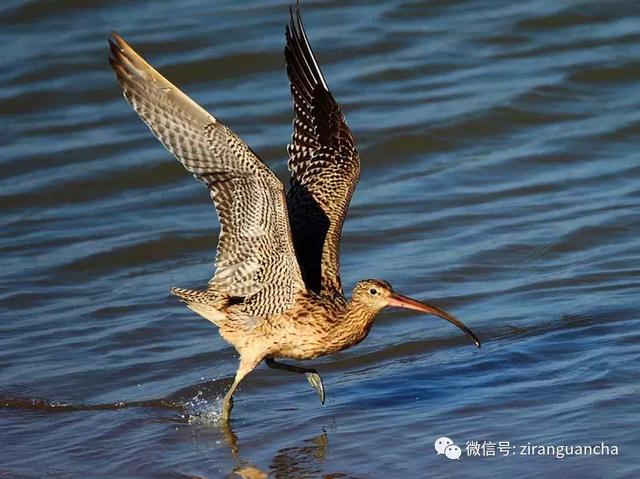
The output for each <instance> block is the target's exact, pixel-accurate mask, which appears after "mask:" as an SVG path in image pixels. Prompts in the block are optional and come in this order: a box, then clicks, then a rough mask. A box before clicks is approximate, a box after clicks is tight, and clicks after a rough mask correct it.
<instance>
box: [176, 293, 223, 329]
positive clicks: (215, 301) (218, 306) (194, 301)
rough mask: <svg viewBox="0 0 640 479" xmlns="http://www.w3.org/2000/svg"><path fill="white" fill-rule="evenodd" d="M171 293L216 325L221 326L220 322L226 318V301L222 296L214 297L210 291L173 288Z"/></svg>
mask: <svg viewBox="0 0 640 479" xmlns="http://www.w3.org/2000/svg"><path fill="white" fill-rule="evenodd" d="M171 293H172V294H175V295H176V296H177V297H178V298H180V299H181V300H182V301H184V303H185V304H186V305H187V307H188V308H189V309H191V310H192V311H195V312H196V313H198V314H199V315H200V316H202V317H203V318H205V319H206V320H208V321H211V322H212V323H214V324H215V325H218V326H219V325H220V321H221V320H223V319H225V317H226V315H225V314H224V312H223V308H224V306H225V304H226V300H225V299H224V298H222V297H220V296H215V295H212V294H211V291H210V290H209V291H198V290H195V289H184V288H171Z"/></svg>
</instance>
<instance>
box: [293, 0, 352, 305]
mask: <svg viewBox="0 0 640 479" xmlns="http://www.w3.org/2000/svg"><path fill="white" fill-rule="evenodd" d="M289 13H290V22H289V25H288V26H287V28H286V40H287V45H286V47H285V57H286V60H287V74H288V75H289V82H290V84H291V94H292V96H293V102H294V109H295V118H294V121H293V135H292V143H291V144H290V145H288V147H287V150H288V152H289V170H290V171H291V187H290V189H289V193H288V195H287V206H288V208H289V219H290V221H291V230H292V234H293V244H294V247H295V250H296V254H297V256H298V262H299V264H300V268H301V270H302V275H303V278H304V280H305V283H306V285H307V287H308V288H309V289H311V290H313V291H316V292H318V293H331V292H340V293H341V292H342V284H341V282H340V274H339V273H340V257H339V256H340V236H341V235H342V224H343V222H344V218H345V216H346V214H347V210H348V208H349V203H350V202H351V196H352V195H353V190H354V189H355V187H356V183H357V182H358V178H359V177H360V159H359V157H358V152H357V151H356V145H355V140H354V139H353V135H352V134H351V130H350V129H349V127H348V126H347V123H346V121H345V118H344V115H343V114H342V111H340V107H339V106H338V104H337V103H336V101H335V99H334V98H333V95H332V94H331V92H330V91H329V87H328V86H327V83H326V81H325V79H324V77H323V75H322V72H321V71H320V67H319V66H318V62H317V61H316V58H315V56H314V54H313V51H312V50H311V46H310V45H309V40H308V38H307V34H306V33H305V30H304V26H303V25H302V18H301V16H300V5H299V4H298V6H297V8H296V12H295V15H294V13H293V10H292V9H291V8H290V10H289Z"/></svg>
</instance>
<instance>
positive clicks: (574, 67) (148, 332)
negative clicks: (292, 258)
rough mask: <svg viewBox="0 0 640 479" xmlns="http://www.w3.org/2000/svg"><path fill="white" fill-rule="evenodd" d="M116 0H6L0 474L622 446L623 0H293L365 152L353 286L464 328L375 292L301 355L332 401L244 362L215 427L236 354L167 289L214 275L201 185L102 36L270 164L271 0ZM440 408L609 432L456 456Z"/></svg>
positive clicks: (630, 264) (628, 149)
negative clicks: (146, 113) (354, 329)
mask: <svg viewBox="0 0 640 479" xmlns="http://www.w3.org/2000/svg"><path fill="white" fill-rule="evenodd" d="M136 3H137V4H133V3H130V2H123V1H96V2H90V3H89V2H82V1H78V0H50V1H45V0H33V1H26V0H8V1H5V2H3V4H2V6H1V7H0V18H1V20H0V21H1V22H2V28H1V29H0V39H1V40H2V44H3V45H4V48H3V50H2V59H3V61H2V62H1V63H0V111H2V128H1V129H0V165H1V166H2V171H3V175H2V177H1V178H0V224H1V225H2V228H0V252H1V255H2V274H1V275H0V317H1V318H2V320H1V321H0V403H1V404H2V405H3V406H4V407H3V408H1V409H0V443H1V444H2V447H0V475H4V476H6V477H20V478H31V477H33V478H35V477H65V478H66V477H105V478H106V477H118V478H122V477H136V478H140V477H154V478H155V477H185V478H186V477H207V478H217V477H239V474H240V475H243V474H244V476H245V477H260V474H268V475H270V476H271V477H275V478H306V477H308V478H314V477H334V478H338V477H341V478H343V477H350V478H364V477H461V476H464V477H512V476H514V475H516V474H517V475H518V476H519V477H541V478H542V477H545V478H546V477H581V478H584V477H604V476H605V475H606V477H638V476H639V475H640V452H639V451H640V436H639V435H638V428H637V420H638V414H639V413H640V401H638V398H639V397H640V396H639V395H640V381H639V379H638V372H637V371H638V369H639V366H640V361H639V360H640V348H639V346H640V332H639V327H640V315H639V313H638V307H637V303H638V301H637V298H638V292H639V287H640V279H639V278H640V266H639V264H640V262H639V260H640V216H639V214H638V211H639V207H640V157H639V155H638V135H639V134H640V8H639V7H638V6H636V5H635V3H634V2H626V1H625V2H622V1H621V2H613V1H612V2H601V1H595V0H594V1H564V2H551V1H542V0H531V1H526V2H494V1H491V2H489V1H481V0H470V1H455V2H445V1H411V0H379V1H366V2H365V1H358V2H349V3H347V2H337V1H328V2H325V1H322V2H320V1H308V2H305V5H304V19H305V23H306V27H307V31H308V33H309V35H310V37H311V41H312V44H313V45H314V47H315V49H316V52H317V55H318V57H319V60H320V63H321V64H322V65H323V68H324V72H325V76H326V77H327V80H328V82H329V84H330V86H331V88H332V90H333V92H334V95H335V96H336V98H337V99H338V101H339V102H340V103H341V105H342V106H343V109H344V111H345V114H346V115H347V118H348V121H349V124H350V125H351V127H352V129H353V131H354V133H355V135H356V137H357V140H358V143H359V148H360V152H361V157H362V163H363V174H362V178H361V181H360V184H359V186H358V188H357V190H356V194H355V197H354V201H353V203H352V208H351V210H350V215H349V219H348V221H347V223H346V225H345V234H344V241H343V246H342V277H343V282H344V284H345V287H346V288H347V289H348V290H350V289H351V287H353V285H354V284H355V283H356V282H357V281H358V280H359V279H361V278H367V277H381V278H386V279H388V280H389V281H391V283H392V284H393V285H394V287H395V288H396V289H397V290H398V291H400V292H403V293H405V294H409V295H411V296H414V297H417V298H421V299H424V300H430V301H433V302H434V303H436V304H438V305H439V306H441V307H442V308H445V309H447V310H448V311H451V312H452V313H454V314H455V315H456V316H458V317H459V318H461V319H462V320H463V321H465V322H466V323H467V324H468V325H469V326H470V327H472V328H473V329H474V331H475V332H476V333H477V334H478V335H479V336H480V337H481V338H482V339H483V347H482V349H481V350H476V349H475V348H474V347H473V346H472V345H471V344H470V343H469V341H468V339H467V338H466V337H464V335H462V334H461V333H460V331H458V330H456V329H455V328H453V327H451V325H449V324H448V323H446V322H444V321H440V320H438V319H436V318H430V317H421V316H419V315H416V314H413V313H409V312H399V311H388V312H385V313H384V314H382V315H381V316H380V317H379V319H378V320H377V322H376V325H375V327H374V329H373V331H372V333H371V334H370V336H369V337H368V338H367V340H366V341H365V342H364V343H362V344H361V345H359V346H357V347H355V348H353V349H351V350H348V351H346V352H344V353H341V354H338V355H335V356H332V357H328V358H323V359H321V360H318V361H314V362H313V365H314V366H315V367H317V368H318V369H319V370H320V372H321V373H322V375H323V377H324V379H325V384H326V387H327V404H326V405H325V406H324V407H322V406H321V405H320V404H319V401H318V398H317V397H316V396H315V393H314V392H313V390H312V389H311V388H310V387H309V385H308V384H307V383H306V382H305V381H304V380H303V379H302V378H299V377H295V376H294V377H292V376H291V375H289V374H287V373H284V372H280V371H272V370H268V369H267V368H265V367H260V368H259V369H258V370H256V371H255V372H254V373H253V374H252V375H250V376H249V377H248V379H247V380H246V381H245V382H244V383H243V385H242V386H241V388H240V390H239V393H238V394H237V395H236V405H235V409H234V422H233V433H234V434H235V436H236V437H235V439H233V440H232V439H231V438H230V437H225V435H224V434H222V433H221V431H220V429H219V428H217V427H216V426H215V420H216V418H217V414H218V412H219V410H220V397H221V396H222V395H223V394H224V391H225V390H226V388H227V387H228V386H229V384H230V383H231V380H232V377H233V374H234V372H235V368H236V364H237V357H236V355H235V353H234V351H233V350H232V349H231V348H230V347H229V346H228V345H227V344H226V343H224V342H223V341H222V340H221V339H220V338H219V337H218V336H217V333H216V331H215V329H214V328H213V327H212V326H211V325H210V324H209V323H207V322H206V321H203V320H201V319H199V318H198V317H197V316H195V315H194V314H193V313H192V312H190V311H189V310H187V309H186V308H184V307H183V306H182V305H181V304H180V303H179V302H178V301H177V300H176V299H175V298H173V297H171V296H170V295H169V292H168V291H169V288H170V287H171V286H181V287H194V288H197V287H202V286H204V285H205V284H206V282H207V280H208V279H209V277H210V276H211V273H212V264H213V258H214V251H215V244H216V238H217V232H218V225H217V222H216V219H215V215H214V212H213V208H212V206H211V205H210V203H209V199H208V195H207V193H206V191H205V190H204V189H203V188H202V187H201V186H200V185H198V184H197V183H196V182H194V180H193V179H192V178H191V177H190V175H188V174H186V173H185V171H184V170H183V169H182V167H181V166H180V165H179V164H178V163H177V162H176V161H175V160H173V159H172V157H171V156H170V155H169V154H168V153H167V152H165V150H164V149H163V148H162V146H161V145H160V144H159V143H158V142H157V140H155V139H154V138H153V137H152V135H151V134H150V133H149V131H148V129H147V128H146V127H145V126H144V125H143V124H142V122H141V121H140V120H139V119H138V117H137V115H135V114H134V113H133V112H132V110H131V108H130V107H129V106H128V105H127V104H126V103H125V101H124V100H123V98H122V96H121V94H120V90H119V87H118V86H117V84H116V82H115V79H114V77H113V74H112V72H111V70H110V68H109V66H108V63H107V55H108V50H107V46H106V38H107V36H108V34H109V31H110V30H111V29H115V30H117V31H118V32H120V33H121V34H122V35H123V36H124V37H125V38H126V39H127V40H128V41H130V42H131V43H132V44H133V45H134V47H135V48H136V49H137V50H138V51H139V52H140V53H141V54H143V55H144V56H145V57H146V58H147V59H148V60H149V61H150V62H151V63H153V64H154V65H156V66H157V67H158V68H159V69H160V70H161V71H162V72H163V73H164V74H165V75H166V76H168V77H169V78H170V79H171V80H173V81H174V82H175V83H177V84H178V85H180V86H181V87H182V88H184V89H185V90H186V91H187V92H188V93H189V94H190V95H192V96H193V97H194V98H195V99H196V100H197V101H198V102H200V103H201V104H202V105H203V106H205V107H206V108H208V109H209V110H210V111H211V112H212V113H213V114H215V115H216V116H217V117H219V118H221V119H223V120H224V121H225V122H226V123H227V124H228V125H230V126H231V127H232V128H234V129H235V130H236V131H237V132H238V133H239V134H241V135H242V136H243V138H245V139H246V141H247V142H248V143H249V144H250V145H251V146H252V147H253V148H254V149H255V150H256V151H258V152H259V153H260V155H261V156H262V157H263V158H264V160H265V161H266V162H267V163H268V164H269V165H270V166H271V167H272V168H273V169H274V171H276V173H277V174H278V175H279V176H280V177H281V178H282V179H286V177H287V172H286V164H285V163H286V152H285V149H284V146H285V144H286V142H287V141H288V139H289V136H290V134H291V118H292V107H291V100H290V97H289V91H288V84H287V80H286V75H285V72H284V58H283V54H282V50H283V42H284V35H283V29H284V24H285V23H286V20H287V4H286V3H285V2H282V1H275V0H273V1H260V2H258V1H247V2H242V3H240V2H232V1H216V2H202V1H196V0H186V1H185V2H181V3H180V5H179V6H178V4H177V3H175V2H170V1H154V2H136ZM440 436H449V437H451V438H452V439H453V440H454V441H456V443H457V444H458V445H461V446H462V447H463V448H464V446H465V443H466V442H467V441H493V442H498V441H509V443H510V445H514V446H515V445H523V444H525V445H526V444H527V443H528V442H529V443H532V444H551V445H578V444H583V445H584V444H599V443H600V442H605V443H607V444H610V445H616V446H617V447H619V455H617V456H591V457H576V456H573V457H565V458H564V459H558V458H554V457H541V456H517V455H515V456H514V455H511V456H506V457H504V456H500V455H498V457H470V456H467V455H466V454H464V455H463V457H462V458H461V460H460V461H451V460H448V459H446V458H444V457H443V456H437V455H436V453H435V451H434V449H433V443H434V441H435V440H436V438H438V437H440ZM230 443H231V445H232V446H230ZM260 471H261V472H260ZM251 474H253V476H251Z"/></svg>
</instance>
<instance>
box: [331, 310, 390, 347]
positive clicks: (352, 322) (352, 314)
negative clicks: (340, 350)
mask: <svg viewBox="0 0 640 479" xmlns="http://www.w3.org/2000/svg"><path fill="white" fill-rule="evenodd" d="M379 311H380V310H379V309H372V308H371V307H370V306H368V305H365V304H362V303H357V302H354V301H349V302H348V303H347V307H346V310H345V313H344V317H343V319H342V321H340V323H339V331H338V335H339V338H340V340H341V341H344V342H345V347H349V346H353V345H354V344H357V343H359V342H360V341H362V340H363V339H364V338H366V337H367V334H369V331H370V330H371V326H372V325H373V320H374V319H375V317H376V315H377V314H378V312H379Z"/></svg>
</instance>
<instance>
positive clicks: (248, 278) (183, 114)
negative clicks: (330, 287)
mask: <svg viewBox="0 0 640 479" xmlns="http://www.w3.org/2000/svg"><path fill="white" fill-rule="evenodd" d="M109 43H110V46H111V56H110V58H109V61H110V63H111V66H112V68H113V70H114V71H115V73H116V76H117V78H118V82H119V83H120V86H121V87H122V90H123V93H124V97H125V98H126V100H127V101H128V102H129V103H130V104H131V106H132V107H133V109H134V110H135V111H136V112H137V113H138V114H139V115H140V117H141V118H142V120H143V121H144V122H145V123H146V124H147V126H149V128H150V129H151V131H152V132H153V134H154V135H155V136H156V137H157V138H158V139H159V140H160V141H161V142H162V144H163V145H164V146H165V147H166V148H167V149H168V150H169V151H170V152H171V153H173V154H174V155H175V157H176V158H177V159H178V160H179V161H180V163H182V164H183V165H184V167H185V168H186V169H187V170H188V171H189V172H191V173H193V174H194V176H195V177H196V178H197V179H198V180H200V181H202V182H203V183H204V184H206V185H207V187H208V189H209V192H210V194H211V198H212V199H213V202H214V204H215V207H216V210H217V212H218V218H219V219H220V237H219V240H218V253H217V256H216V272H215V275H214V276H213V278H212V279H211V281H210V288H212V289H215V290H216V291H220V292H221V293H224V294H226V295H228V296H230V297H233V298H236V300H237V301H243V302H244V305H245V308H244V309H245V311H246V312H247V313H248V314H251V315H253V316H266V315H270V314H277V313H279V312H281V311H284V310H285V309H287V308H289V307H290V306H292V305H293V303H294V298H295V295H296V293H297V292H298V291H300V290H301V289H303V288H304V282H303V280H302V276H301V273H300V269H299V266H298V263H297V260H296V257H295V253H294V249H293V245H292V240H291V232H290V228H289V221H288V215H287V209H286V203H285V196H284V188H283V186H282V183H281V182H280V181H279V180H278V179H277V178H276V176H275V175H274V174H273V173H272V172H271V170H269V168H268V167H267V166H266V165H265V164H264V163H263V162H262V161H260V159H259V158H258V157H257V156H256V155H255V154H254V153H253V152H252V151H251V149H249V147H248V146H247V145H246V144H245V143H244V142H243V141H242V139H240V138H239V137H238V136H237V135H236V134H235V133H234V132H233V131H231V129H229V128H228V127H226V126H225V125H223V124H222V123H221V122H220V121H218V120H217V119H216V118H214V117H213V116H211V115H210V114H209V113H207V112H206V111H205V110H204V109H203V108H202V107H200V106H199V105H198V104H197V103H195V102H194V101H193V100H192V99H191V98H189V97H188V96H187V95H185V94H184V93H183V92H181V91H180V90H179V89H178V88H177V87H176V86H175V85H173V84H171V83H170V82H169V81H168V80H167V79H165V78H164V77H163V76H162V75H160V73H158V72H157V71H156V70H155V69H154V68H153V67H152V66H151V65H149V64H148V63H147V62H145V61H144V59H142V57H140V56H139V55H138V54H137V53H136V52H135V51H134V50H133V49H132V48H131V47H130V46H129V45H128V44H127V43H126V42H125V41H124V40H123V39H122V38H121V37H120V36H119V35H118V34H116V33H114V34H113V36H112V38H111V39H110V41H109Z"/></svg>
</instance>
